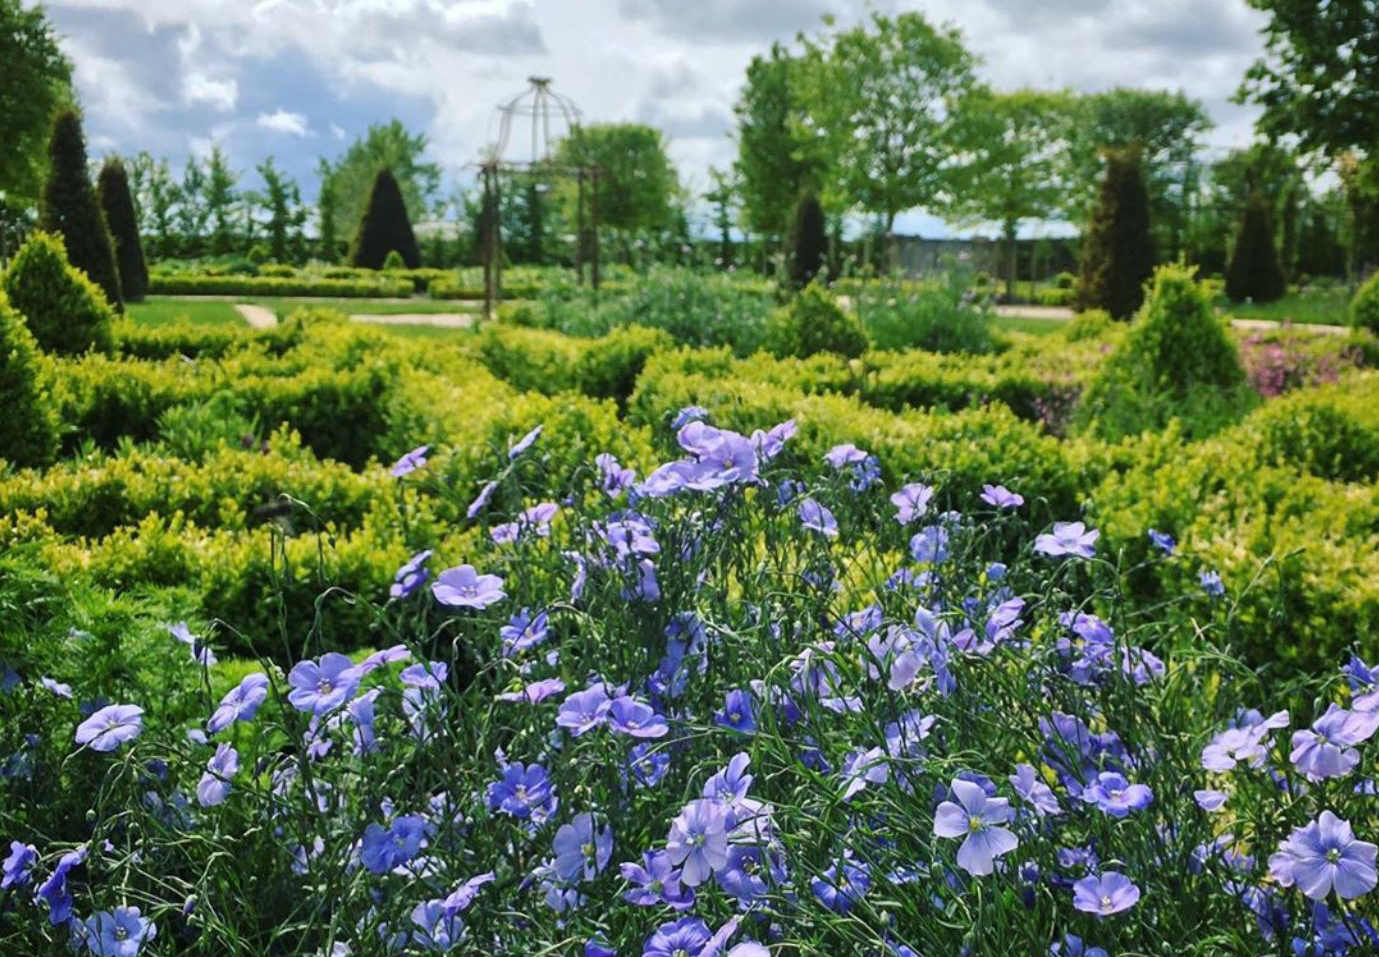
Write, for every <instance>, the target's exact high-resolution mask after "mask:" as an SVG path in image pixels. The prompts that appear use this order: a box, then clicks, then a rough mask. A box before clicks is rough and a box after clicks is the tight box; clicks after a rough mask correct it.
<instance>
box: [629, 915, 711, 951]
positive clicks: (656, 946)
mask: <svg viewBox="0 0 1379 957" xmlns="http://www.w3.org/2000/svg"><path fill="white" fill-rule="evenodd" d="M711 936H712V934H710V933H709V925H708V924H706V923H704V922H703V921H702V920H700V919H699V918H698V917H681V918H680V919H679V920H677V921H673V922H671V923H668V924H662V925H661V926H660V927H658V928H657V929H656V932H655V933H654V934H652V935H651V936H650V937H649V938H647V941H646V946H645V947H643V948H642V957H699V955H700V954H701V953H702V952H703V950H704V948H705V945H706V944H708V942H709V938H710V937H711Z"/></svg>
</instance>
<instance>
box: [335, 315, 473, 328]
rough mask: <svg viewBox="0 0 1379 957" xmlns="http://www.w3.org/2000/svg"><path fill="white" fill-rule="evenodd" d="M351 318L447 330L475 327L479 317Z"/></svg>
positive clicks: (365, 316)
mask: <svg viewBox="0 0 1379 957" xmlns="http://www.w3.org/2000/svg"><path fill="white" fill-rule="evenodd" d="M350 318H351V319H353V320H354V321H355V322H372V323H375V324H377V325H381V326H440V327H442V328H445V329H468V328H469V327H470V326H472V325H474V320H475V319H476V318H477V315H476V314H475V313H472V312H471V313H459V312H404V313H395V314H392V315H389V314H385V313H356V314H354V315H352V316H350Z"/></svg>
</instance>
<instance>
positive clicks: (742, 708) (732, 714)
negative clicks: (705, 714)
mask: <svg viewBox="0 0 1379 957" xmlns="http://www.w3.org/2000/svg"><path fill="white" fill-rule="evenodd" d="M713 720H714V723H715V724H717V725H718V726H719V727H722V728H728V729H729V730H732V731H740V732H742V733H743V734H755V733H756V730H757V720H756V713H755V710H754V706H753V703H752V695H751V693H750V692H747V691H743V690H741V689H740V688H739V689H734V690H733V691H729V692H728V694H727V696H726V697H725V698H724V699H723V710H722V711H719V712H716V713H715V714H714V716H713Z"/></svg>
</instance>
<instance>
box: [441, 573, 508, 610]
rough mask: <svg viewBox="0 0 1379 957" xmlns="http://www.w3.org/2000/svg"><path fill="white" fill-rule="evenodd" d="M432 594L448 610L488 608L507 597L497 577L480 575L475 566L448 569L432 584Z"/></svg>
mask: <svg viewBox="0 0 1379 957" xmlns="http://www.w3.org/2000/svg"><path fill="white" fill-rule="evenodd" d="M431 594H433V595H435V596H436V601H438V602H439V603H440V604H442V605H445V606H446V607H448V608H476V609H479V608H487V607H488V606H489V605H493V604H497V603H498V602H500V601H502V600H503V599H504V598H506V597H507V596H506V595H505V594H504V593H503V580H502V579H501V578H499V577H498V576H497V575H480V574H479V573H478V572H476V571H475V570H474V566H473V565H459V566H457V567H455V568H447V569H446V570H445V571H443V572H441V573H440V576H439V577H438V578H437V579H436V580H435V581H434V582H433V583H432V584H431Z"/></svg>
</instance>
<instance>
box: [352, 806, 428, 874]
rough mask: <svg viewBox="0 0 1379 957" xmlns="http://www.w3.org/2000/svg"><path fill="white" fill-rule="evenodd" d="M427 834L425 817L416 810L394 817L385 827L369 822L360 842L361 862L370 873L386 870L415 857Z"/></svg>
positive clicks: (379, 872)
mask: <svg viewBox="0 0 1379 957" xmlns="http://www.w3.org/2000/svg"><path fill="white" fill-rule="evenodd" d="M425 838H426V821H425V820H423V819H422V818H421V817H420V816H418V815H415V814H409V815H405V816H403V817H398V818H394V819H393V822H392V824H390V825H389V826H388V827H386V828H385V827H383V826H382V825H381V824H370V825H369V826H368V827H367V828H365V829H364V839H363V841H361V842H360V847H359V862H360V863H361V864H363V865H364V867H365V868H366V869H368V871H369V872H370V873H373V874H386V873H388V872H389V871H391V870H393V869H394V868H397V867H401V866H402V865H403V864H406V863H407V862H408V861H410V860H411V859H412V858H414V857H416V856H417V854H419V853H420V852H421V847H422V844H423V843H424V842H425Z"/></svg>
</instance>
